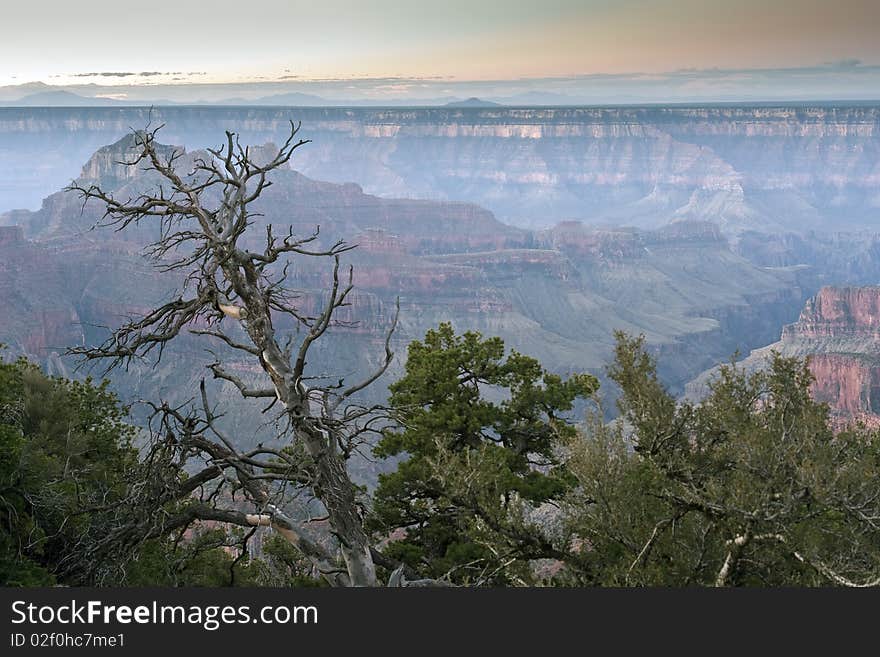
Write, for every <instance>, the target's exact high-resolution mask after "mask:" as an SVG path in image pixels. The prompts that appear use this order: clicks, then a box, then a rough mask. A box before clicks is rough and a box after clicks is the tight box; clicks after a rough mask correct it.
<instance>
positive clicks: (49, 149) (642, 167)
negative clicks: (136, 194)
mask: <svg viewBox="0 0 880 657" xmlns="http://www.w3.org/2000/svg"><path fill="white" fill-rule="evenodd" d="M150 118H151V117H150V116H149V110H147V109H143V108H66V109H53V108H0V144H2V147H0V151H2V155H3V157H2V158H0V181H2V183H0V210H2V209H6V208H12V207H36V206H37V205H38V204H39V202H40V199H42V198H43V197H44V196H46V195H47V194H49V193H50V192H51V191H52V190H54V189H57V188H58V187H60V186H62V185H63V184H65V183H66V182H67V181H68V180H69V179H70V178H71V177H73V176H74V175H76V172H77V171H78V170H79V167H80V165H81V163H82V162H83V161H84V160H86V159H87V158H88V157H90V156H91V155H92V152H93V151H95V149H97V148H98V147H99V146H101V145H103V144H106V143H109V142H112V141H114V140H115V139H117V138H118V137H119V135H122V134H125V133H126V132H127V131H128V130H129V126H135V127H139V126H144V125H146V124H147V122H148V121H149V119H150ZM152 119H153V120H154V121H156V122H164V123H165V124H166V128H165V129H164V134H163V135H162V136H163V139H165V140H166V141H168V142H169V143H176V144H182V145H184V146H186V147H187V148H189V149H195V148H202V147H205V146H216V145H217V141H218V139H220V138H222V135H223V130H225V129H233V130H236V131H238V132H240V133H241V135H242V138H243V140H244V141H246V142H248V143H262V142H264V141H267V140H275V141H276V142H277V140H278V139H279V138H280V137H282V135H283V133H284V132H285V130H286V129H287V127H288V120H290V119H294V120H301V121H302V123H303V132H302V134H303V136H304V137H307V138H310V139H312V140H313V143H312V144H309V145H308V146H307V147H305V148H303V149H301V151H300V152H299V153H298V154H297V163H296V166H297V168H298V169H299V170H300V171H301V172H302V173H304V174H305V175H307V176H309V177H311V178H316V179H320V180H327V181H331V182H335V183H344V182H348V181H356V182H357V183H359V184H360V185H362V186H363V189H364V190H365V191H366V192H367V193H369V194H374V195H378V196H384V197H398V198H399V197H405V198H422V199H432V200H446V201H461V202H471V203H476V204H478V205H480V206H482V207H484V208H487V209H489V210H491V211H493V212H494V213H495V214H496V216H498V217H499V218H500V219H502V220H503V221H505V222H507V223H512V224H516V225H519V226H522V227H539V228H541V227H549V226H552V225H555V224H556V223H557V222H559V221H561V220H564V219H577V220H581V221H585V222H587V223H591V224H602V223H604V224H613V225H636V226H641V227H648V228H650V227H656V226H659V225H662V224H665V223H666V222H668V221H669V220H681V219H695V220H709V221H712V222H715V223H717V224H719V225H722V226H724V227H725V230H727V231H728V232H729V233H731V234H733V233H737V232H740V231H743V230H749V229H752V230H758V231H759V232H765V233H766V232H780V231H784V230H793V231H796V232H802V231H805V230H809V229H821V230H839V229H844V228H845V229H853V228H858V227H866V226H870V225H872V224H874V223H875V222H876V220H877V219H878V218H880V194H878V191H877V190H878V188H880V187H878V183H880V107H878V106H877V105H876V104H873V105H872V104H865V105H858V104H850V105H844V106H833V105H819V106H805V105H793V106H778V107H766V106H755V107H747V106H705V107H620V108H613V107H612V108H546V109H517V108H476V109H475V108H469V109H456V108H434V109H427V108H425V109H404V108H398V109H380V108H348V109H345V108H295V109H280V108H223V107H177V108H175V107H166V108H159V109H156V110H153V114H152Z"/></svg>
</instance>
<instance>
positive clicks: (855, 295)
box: [782, 287, 880, 348]
mask: <svg viewBox="0 0 880 657" xmlns="http://www.w3.org/2000/svg"><path fill="white" fill-rule="evenodd" d="M782 340H783V342H785V341H786V340H788V341H797V340H817V341H820V340H826V341H828V342H832V341H835V340H837V341H838V342H839V343H841V344H844V343H846V341H848V340H854V341H857V342H858V343H862V342H864V341H866V340H867V341H877V343H878V348H880V287H843V288H840V287H824V288H822V289H821V290H819V293H818V294H817V295H816V296H814V297H813V298H812V299H809V300H808V301H807V303H806V306H805V307H804V310H803V312H802V313H801V315H800V317H799V318H798V321H797V322H796V323H795V324H791V325H789V326H786V327H785V328H784V329H783V331H782Z"/></svg>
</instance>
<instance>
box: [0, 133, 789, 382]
mask: <svg viewBox="0 0 880 657" xmlns="http://www.w3.org/2000/svg"><path fill="white" fill-rule="evenodd" d="M131 147H132V138H131V137H130V136H128V137H123V138H122V139H120V140H119V141H117V142H116V143H114V144H112V145H109V146H106V147H102V148H100V149H98V150H97V151H96V152H95V153H93V154H92V156H91V157H89V158H88V159H87V160H86V162H85V164H84V165H83V166H82V167H81V171H80V175H79V177H78V180H79V181H80V182H82V183H97V184H101V185H103V186H104V187H106V188H107V189H108V190H111V191H113V192H114V193H115V194H117V195H119V196H120V197H122V196H131V195H136V194H137V193H139V192H140V191H142V190H144V189H148V188H150V185H151V184H153V183H154V182H155V180H154V179H153V178H151V174H149V173H146V172H143V171H139V170H137V168H134V167H132V168H124V167H121V166H120V165H119V164H117V162H118V161H121V160H124V159H127V158H128V157H129V156H130V149H131ZM168 148H171V147H168ZM265 148H267V149H270V150H271V148H272V147H271V146H266V147H265ZM197 154H198V152H197V151H192V152H189V153H188V154H187V157H188V158H193V157H195V156H196V155H197ZM273 183H274V184H273V185H272V186H271V187H269V188H267V190H266V192H265V193H264V195H263V196H262V197H261V198H260V200H259V202H258V205H257V207H256V209H257V210H258V211H259V212H260V213H261V214H262V215H263V217H262V218H260V219H258V220H257V221H258V224H265V223H273V224H275V225H277V226H287V225H290V226H291V227H292V228H293V230H294V232H295V233H296V234H300V235H308V234H310V233H311V232H312V231H313V230H314V229H315V227H316V225H320V237H319V240H327V241H328V242H329V241H335V240H336V239H339V238H343V239H346V240H347V241H349V242H350V243H352V244H357V245H358V248H356V249H354V250H353V251H351V252H349V253H348V254H346V264H351V265H352V266H353V268H354V283H355V286H356V294H355V295H354V297H353V299H352V305H351V306H350V307H347V308H345V309H343V310H344V313H343V315H342V316H340V319H342V320H344V324H343V325H340V326H338V327H334V329H333V330H332V331H331V334H330V335H329V336H328V337H329V338H330V339H329V340H327V342H326V344H322V345H321V346H320V347H319V348H318V349H317V350H316V354H315V356H316V357H315V361H314V363H312V364H311V365H312V366H313V367H314V370H313V373H315V374H320V373H324V372H342V373H345V374H346V375H349V376H354V375H356V374H357V373H358V372H362V371H364V370H365V369H367V368H368V367H370V365H371V364H373V363H374V362H375V360H376V359H377V358H378V357H379V355H380V354H381V344H382V340H383V334H384V331H385V329H386V328H387V326H388V325H389V324H390V321H391V314H392V309H393V308H394V304H395V300H396V299H397V298H399V299H400V307H401V314H400V322H399V327H398V331H397V332H396V334H395V338H394V348H395V351H396V352H397V353H398V354H399V356H400V358H398V360H397V362H396V364H395V365H394V367H393V368H392V370H391V371H390V372H389V374H388V375H386V377H385V379H383V381H382V382H380V384H379V385H378V386H377V387H376V389H375V391H374V392H373V394H375V395H377V396H378V397H379V398H382V397H384V394H385V386H386V385H387V383H388V382H389V381H390V380H393V378H394V377H395V376H397V375H398V374H399V373H400V368H401V358H402V357H403V355H404V354H405V347H406V345H407V344H408V343H409V342H410V341H412V340H413V339H418V338H420V337H421V336H423V335H424V332H425V331H426V330H427V329H429V328H431V327H434V326H436V325H437V324H439V323H440V322H442V321H451V322H452V323H453V324H454V325H455V327H456V329H458V330H479V331H481V332H483V333H484V334H486V335H499V336H501V337H502V338H504V339H505V341H506V342H507V344H508V345H509V346H510V347H511V348H515V349H517V350H519V351H521V352H524V353H528V354H530V355H534V356H535V357H537V358H539V359H540V360H541V361H542V362H543V363H544V364H545V366H547V367H548V368H549V369H551V370H553V371H556V372H559V373H563V374H566V373H572V372H577V371H590V372H593V373H596V374H599V375H601V374H602V373H603V368H604V366H605V364H606V363H607V361H608V358H609V356H610V354H611V349H612V346H613V332H614V330H616V329H622V330H626V331H628V332H630V333H644V334H645V335H646V337H647V339H648V341H649V343H650V344H651V345H652V347H653V348H654V349H656V350H657V352H658V353H659V354H661V356H662V358H661V361H662V363H663V374H664V377H665V379H666V380H667V381H669V383H670V385H671V386H673V387H678V388H681V386H683V384H684V382H686V381H688V380H689V379H690V378H692V377H693V376H694V375H695V374H696V373H698V372H699V371H702V370H703V369H706V368H708V367H710V366H711V365H713V364H714V363H715V362H717V361H718V360H719V359H722V358H725V357H726V356H727V355H729V354H730V353H732V352H733V351H735V350H736V349H749V348H753V347H756V346H758V345H760V344H765V343H766V342H768V341H769V340H771V339H772V338H773V336H775V335H776V333H777V331H778V327H779V326H780V325H781V324H782V323H785V322H787V321H791V319H793V318H794V316H795V315H796V312H797V309H798V308H800V306H801V304H802V302H803V299H804V296H805V292H804V290H803V288H802V280H801V278H802V272H801V271H800V270H799V269H798V268H791V267H772V266H756V265H754V264H752V263H751V262H749V261H748V260H747V259H746V258H744V257H743V256H742V255H740V254H738V253H736V252H735V250H734V249H733V248H732V246H731V242H730V239H729V238H728V237H727V236H726V235H725V234H724V233H723V231H722V230H721V229H719V227H718V226H717V225H715V224H712V223H708V222H702V221H680V222H675V223H672V224H669V225H667V226H664V227H660V228H655V229H650V230H645V229H638V228H623V227H609V228H598V227H593V226H588V225H585V224H584V223H582V222H577V221H568V222H561V223H559V224H557V225H556V226H554V227H552V228H547V229H533V230H528V229H523V228H519V227H514V226H510V225H507V224H505V223H502V222H501V221H499V220H498V219H496V218H495V216H494V215H493V213H491V212H489V211H487V210H484V209H482V208H480V207H479V206H477V205H474V204H470V203H464V202H458V201H430V200H418V199H390V198H382V197H378V196H375V195H371V194H367V193H365V192H364V191H363V189H362V188H361V187H360V186H359V185H357V184H353V183H342V184H339V183H331V182H321V181H316V180H313V179H311V178H309V177H307V176H305V175H303V174H302V173H301V172H299V171H296V170H294V169H290V170H285V171H281V172H278V175H277V176H276V177H275V179H273ZM102 212H103V208H101V207H98V206H97V205H96V204H92V203H90V204H88V205H86V206H85V207H83V206H82V204H81V201H80V200H79V199H78V198H76V196H75V195H74V194H71V193H68V192H63V191H60V192H56V193H54V194H51V195H49V196H48V197H47V198H45V199H44V201H43V202H42V204H41V207H40V209H39V210H37V211H28V210H17V211H12V212H8V213H6V214H3V215H0V226H3V227H2V228H0V231H2V232H0V301H2V302H3V303H4V306H5V307H6V308H7V309H8V312H6V313H4V314H3V315H2V316H0V342H2V343H5V344H6V345H7V347H8V349H9V350H10V351H12V352H13V353H15V354H20V355H25V356H27V357H29V358H31V359H32V360H35V361H37V362H39V363H41V364H43V365H44V366H45V367H47V368H48V369H49V371H50V372H52V373H57V374H66V375H70V374H71V373H72V372H73V366H74V363H72V362H70V361H69V359H68V358H67V357H66V356H65V355H64V352H65V349H66V348H67V347H69V346H72V345H79V344H84V343H86V344H94V343H96V342H98V341H100V340H101V339H103V337H105V336H106V334H107V327H112V326H117V325H119V324H120V323H121V321H122V320H123V319H124V318H125V317H127V316H130V315H134V314H137V313H139V312H143V311H144V310H146V309H148V308H150V307H151V306H153V305H155V304H156V303H158V302H160V301H167V300H168V298H169V296H170V295H171V294H172V293H173V292H174V290H175V289H177V288H178V287H179V284H180V281H178V280H175V279H174V278H173V277H170V276H169V275H167V274H162V273H160V272H158V271H157V270H156V269H155V268H154V267H153V266H152V265H151V263H150V262H149V261H147V260H146V259H145V258H143V257H142V256H141V252H142V250H143V247H144V245H145V244H147V243H149V242H150V241H152V240H154V239H156V237H157V236H158V233H157V229H156V228H155V227H154V226H148V225H141V226H138V227H132V228H130V229H127V230H125V231H122V232H116V231H114V230H112V229H110V228H101V227H96V226H98V225H99V224H100V218H101V215H102ZM253 234H254V235H256V236H257V237H255V238H254V239H261V237H260V236H261V235H262V234H263V228H262V226H261V225H257V226H254V232H253ZM319 243H320V242H319ZM325 243H327V242H325ZM255 244H256V243H255ZM329 275H330V269H329V267H328V266H327V263H324V262H321V260H320V259H313V260H309V259H300V260H297V261H296V262H294V263H293V267H292V269H291V272H290V282H291V284H292V285H293V286H294V287H296V288H297V289H298V290H299V294H300V300H299V303H300V305H301V307H302V308H303V309H309V308H312V309H314V308H317V307H319V305H320V303H321V299H322V294H323V291H324V290H325V289H326V286H327V284H328V282H329ZM288 328H290V329H293V327H288ZM206 346H212V345H205V344H204V343H203V342H200V341H199V340H197V339H194V338H187V339H184V340H181V342H180V344H179V345H176V346H175V347H174V351H173V353H174V354H175V355H174V356H171V357H169V358H167V359H165V361H163V363H160V365H159V366H158V367H156V368H150V367H147V366H146V365H139V364H134V365H132V368H133V371H132V372H131V373H130V374H129V375H128V376H127V377H126V375H122V374H117V375H116V377H117V381H118V388H119V389H120V390H121V391H124V396H125V398H127V399H135V398H155V397H156V396H165V395H172V396H173V395H174V394H182V393H185V392H186V391H188V390H192V389H193V387H192V386H195V385H196V384H197V381H198V378H199V377H201V376H202V375H203V371H202V369H201V368H200V365H204V364H205V363H206V362H208V359H209V358H210V357H211V356H210V355H209V354H206V352H205V347H206ZM213 346H214V347H216V345H213ZM233 366H234V367H238V368H240V369H241V371H243V372H246V371H248V368H249V364H248V363H246V362H240V363H237V364H234V365H233ZM175 391H177V392H175ZM232 392H233V391H231V390H226V391H225V392H222V393H221V394H227V393H228V394H229V396H230V398H231V397H232Z"/></svg>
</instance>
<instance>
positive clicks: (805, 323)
mask: <svg viewBox="0 0 880 657" xmlns="http://www.w3.org/2000/svg"><path fill="white" fill-rule="evenodd" d="M773 351H776V352H778V353H780V354H782V355H784V356H796V357H799V358H806V359H808V362H809V367H810V371H811V372H812V374H813V377H814V379H815V380H814V382H813V385H812V392H813V395H814V397H815V398H816V399H817V400H819V401H822V402H826V403H827V404H828V405H829V406H830V408H831V410H832V413H833V414H834V416H835V419H836V421H837V422H838V423H839V424H840V425H844V424H846V423H848V422H851V421H853V420H856V421H862V422H865V423H867V424H870V425H872V426H880V287H877V286H872V287H824V288H822V289H821V290H820V291H819V292H818V294H816V295H815V296H814V297H812V298H811V299H809V300H808V301H807V302H806V304H805V306H804V309H803V311H802V312H801V314H800V317H799V318H798V320H797V321H796V322H794V323H793V324H789V325H787V326H785V327H784V329H783V331H782V338H781V340H779V341H778V342H776V343H774V344H771V345H769V346H767V347H763V348H761V349H758V350H755V351H753V352H752V353H751V354H750V355H749V357H748V358H747V359H745V360H744V361H743V364H744V366H745V367H747V368H749V369H756V368H759V367H762V366H763V365H765V364H766V362H767V358H768V357H769V355H770V354H771V352H773ZM710 379H711V372H710V373H706V374H704V375H702V376H701V377H698V378H697V379H696V380H695V381H694V382H692V383H691V384H690V385H689V386H688V391H689V394H690V395H691V396H693V397H699V396H700V395H701V394H702V392H704V391H705V386H706V385H707V383H708V381H709V380H710Z"/></svg>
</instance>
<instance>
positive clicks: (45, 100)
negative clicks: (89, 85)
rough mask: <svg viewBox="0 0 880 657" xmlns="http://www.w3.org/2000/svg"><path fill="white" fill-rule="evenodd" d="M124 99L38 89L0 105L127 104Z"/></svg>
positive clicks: (94, 105)
mask: <svg viewBox="0 0 880 657" xmlns="http://www.w3.org/2000/svg"><path fill="white" fill-rule="evenodd" d="M128 104H130V103H127V102H125V101H120V100H113V99H112V98H89V97H87V96H80V95H79V94H75V93H72V92H70V91H63V90H59V91H40V92H37V93H33V94H29V95H27V96H24V97H23V98H19V99H17V100H6V101H2V102H0V105H2V106H6V107H104V106H107V105H128Z"/></svg>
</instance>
